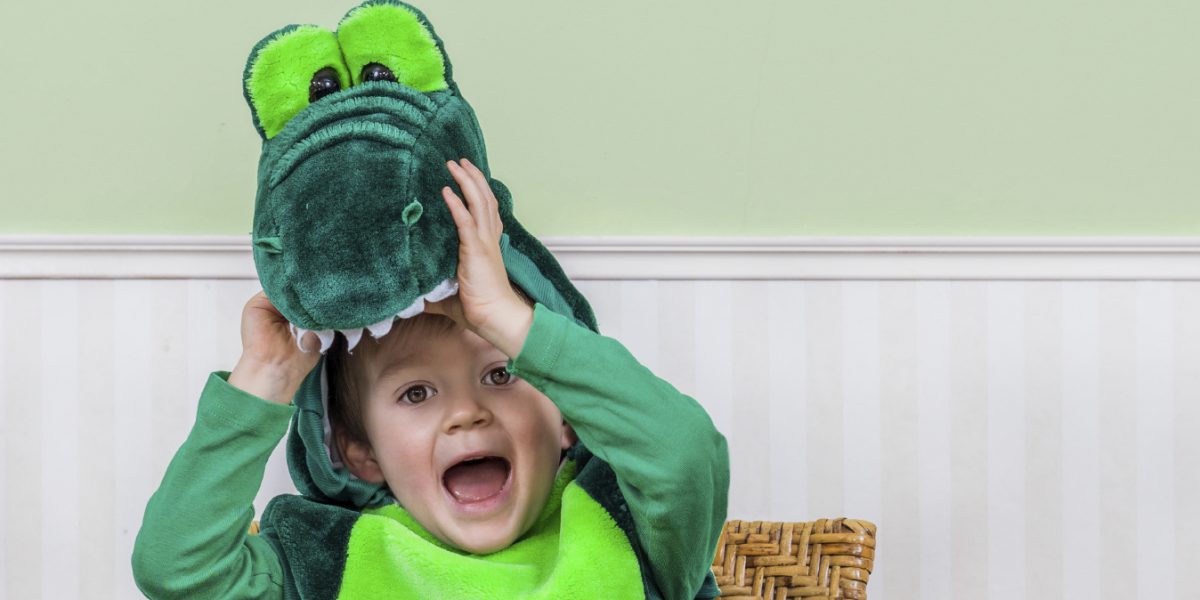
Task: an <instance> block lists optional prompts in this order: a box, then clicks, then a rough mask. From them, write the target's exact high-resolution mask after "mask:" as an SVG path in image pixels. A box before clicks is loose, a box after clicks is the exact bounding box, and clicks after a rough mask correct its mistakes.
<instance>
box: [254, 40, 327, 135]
mask: <svg viewBox="0 0 1200 600" xmlns="http://www.w3.org/2000/svg"><path fill="white" fill-rule="evenodd" d="M326 67H331V68H333V69H334V70H335V71H336V72H337V74H338V78H339V80H340V82H341V87H342V89H346V88H348V87H350V74H349V73H348V72H347V71H346V65H345V63H343V62H342V51H341V49H340V48H339V47H338V40H337V36H335V35H334V34H333V32H332V31H329V30H327V29H323V28H321V27H317V26H316V25H288V26H287V27H284V28H283V29H280V30H278V31H276V32H274V33H272V34H271V35H268V36H267V37H265V38H263V40H262V41H261V42H259V43H258V45H257V46H255V47H254V50H252V51H251V52H250V60H249V61H248V62H247V63H246V72H245V73H244V75H243V86H242V93H243V94H244V95H245V97H246V102H247V103H249V104H250V112H251V115H252V116H253V117H254V127H255V128H256V129H258V133H259V135H261V136H263V137H264V138H268V139H269V138H273V137H275V136H276V135H277V134H278V133H279V131H280V130H281V129H283V126H284V125H285V124H287V122H288V121H290V120H291V119H292V117H294V116H296V115H297V114H299V113H300V111H302V110H304V109H305V108H306V107H308V86H309V82H310V81H312V77H313V74H314V73H316V72H317V71H320V70H321V69H324V68H326Z"/></svg>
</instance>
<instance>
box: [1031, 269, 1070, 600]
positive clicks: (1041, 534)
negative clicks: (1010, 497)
mask: <svg viewBox="0 0 1200 600" xmlns="http://www.w3.org/2000/svg"><path fill="white" fill-rule="evenodd" d="M1062 290H1063V284H1062V283H1060V282H1056V281H1047V282H1037V283H1027V284H1025V310H1024V321H1025V323H1024V327H1025V331H1024V332H1023V333H1022V335H1024V337H1025V344H1024V345H1025V348H1024V352H1023V354H1024V365H1022V367H1023V369H1024V372H1025V373H1024V382H1025V387H1024V389H1023V390H1022V393H1023V394H1024V395H1025V407H1024V409H1025V423H1026V426H1025V427H1026V428H1025V434H1026V435H1025V464H1024V465H1023V473H1022V475H1023V477H1024V486H1025V498H1024V499H1023V501H1024V504H1025V524H1024V525H1025V526H1024V533H1023V534H1024V536H1025V548H1024V551H1025V565H1024V568H1025V595H1026V596H1028V597H1042V598H1062V597H1063V596H1064V593H1063V576H1062V571H1063V563H1062V555H1063V549H1064V548H1065V547H1066V546H1065V545H1064V543H1063V539H1062V534H1061V531H1062V521H1063V512H1062V508H1063V507H1062V504H1061V503H1060V502H1058V501H1057V500H1056V499H1057V498H1058V497H1059V496H1060V488H1061V487H1062V485H1063V467H1062V441H1061V439H1060V437H1059V436H1055V435H1048V433H1049V434H1052V433H1055V432H1059V431H1061V430H1062V421H1063V409H1062V394H1061V389H1062V370H1063V365H1062V349H1061V345H1062V334H1061V330H1060V323H1061V322H1062V293H1063V292H1062Z"/></svg>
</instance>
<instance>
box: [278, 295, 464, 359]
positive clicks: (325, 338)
mask: <svg viewBox="0 0 1200 600" xmlns="http://www.w3.org/2000/svg"><path fill="white" fill-rule="evenodd" d="M457 293H458V281H457V280H455V279H446V280H444V281H442V282H441V283H439V284H437V286H436V287H434V288H433V290H431V291H430V292H429V293H428V294H425V295H424V296H421V297H420V298H417V299H416V300H413V303H412V304H410V305H408V306H407V307H405V308H404V310H401V311H400V312H398V313H396V316H394V317H388V318H386V319H384V320H382V321H380V322H378V323H374V324H371V325H367V326H366V327H365V329H366V330H367V331H369V332H370V333H371V337H375V338H380V337H383V336H385V335H387V334H388V332H389V331H391V330H392V323H393V322H395V320H396V319H397V318H400V319H409V318H412V317H415V316H417V315H419V314H421V313H422V312H425V303H427V302H438V301H441V300H445V299H446V298H449V297H450V296H453V295H454V294H457ZM288 329H290V330H291V332H292V338H293V339H295V340H296V346H297V347H298V348H300V349H301V350H304V346H303V345H302V344H301V342H302V340H303V339H304V334H306V333H308V332H309V331H310V330H308V329H301V328H299V327H296V326H295V325H293V324H291V323H288ZM363 329H364V328H363V327H358V328H355V329H338V330H333V329H325V330H322V331H313V332H312V333H314V334H316V336H317V338H319V339H320V340H321V354H324V353H325V351H326V350H329V347H330V346H332V345H333V337H334V333H341V334H342V335H343V336H345V337H346V346H347V349H348V350H353V349H354V347H355V346H357V345H358V342H359V341H360V340H362V336H363Z"/></svg>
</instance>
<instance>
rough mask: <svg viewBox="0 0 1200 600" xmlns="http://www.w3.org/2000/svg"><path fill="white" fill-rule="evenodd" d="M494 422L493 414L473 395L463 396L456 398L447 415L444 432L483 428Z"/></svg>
mask: <svg viewBox="0 0 1200 600" xmlns="http://www.w3.org/2000/svg"><path fill="white" fill-rule="evenodd" d="M491 422H492V412H491V411H489V410H488V409H487V407H486V406H484V405H483V403H482V402H479V400H477V399H476V398H475V397H474V396H472V395H471V394H462V395H460V396H458V397H457V398H455V399H454V400H453V401H452V403H451V405H450V408H449V411H448V412H447V413H446V419H445V424H444V426H443V427H442V430H443V431H444V432H446V433H454V432H456V431H460V430H464V431H465V430H468V429H474V428H475V427H483V426H486V425H488V424H490V423H491Z"/></svg>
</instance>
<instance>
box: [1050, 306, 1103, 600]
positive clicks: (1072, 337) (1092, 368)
mask: <svg viewBox="0 0 1200 600" xmlns="http://www.w3.org/2000/svg"><path fill="white" fill-rule="evenodd" d="M1061 312H1062V323H1061V325H1060V326H1059V329H1060V331H1061V332H1062V346H1061V348H1060V351H1059V354H1058V356H1059V358H1060V360H1061V361H1062V379H1061V381H1062V384H1061V386H1060V387H1059V389H1058V391H1059V393H1061V395H1062V404H1063V411H1062V412H1063V420H1062V428H1061V429H1060V430H1059V431H1057V432H1056V431H1053V430H1051V431H1046V432H1045V434H1049V435H1050V436H1051V437H1052V438H1058V439H1059V440H1060V446H1059V447H1060V448H1061V449H1062V456H1063V468H1062V482H1061V487H1060V488H1059V493H1058V497H1059V502H1060V504H1059V506H1060V507H1061V511H1062V517H1063V520H1062V531H1061V532H1060V534H1061V536H1062V540H1063V542H1062V543H1063V548H1064V550H1063V553H1062V562H1063V572H1062V580H1063V598H1065V599H1066V600H1091V599H1095V598H1099V597H1100V585H1101V581H1100V544H1101V541H1100V531H1101V524H1102V522H1103V521H1102V519H1101V510H1100V460H1101V457H1100V448H1101V439H1100V372H1101V363H1100V329H1101V327H1102V323H1101V320H1100V286H1099V285H1097V284H1095V283H1089V282H1081V283H1070V284H1063V294H1062V304H1061ZM1053 391H1054V390H1050V389H1046V390H1044V393H1045V394H1046V395H1047V396H1048V395H1049V394H1051V393H1053Z"/></svg>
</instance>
